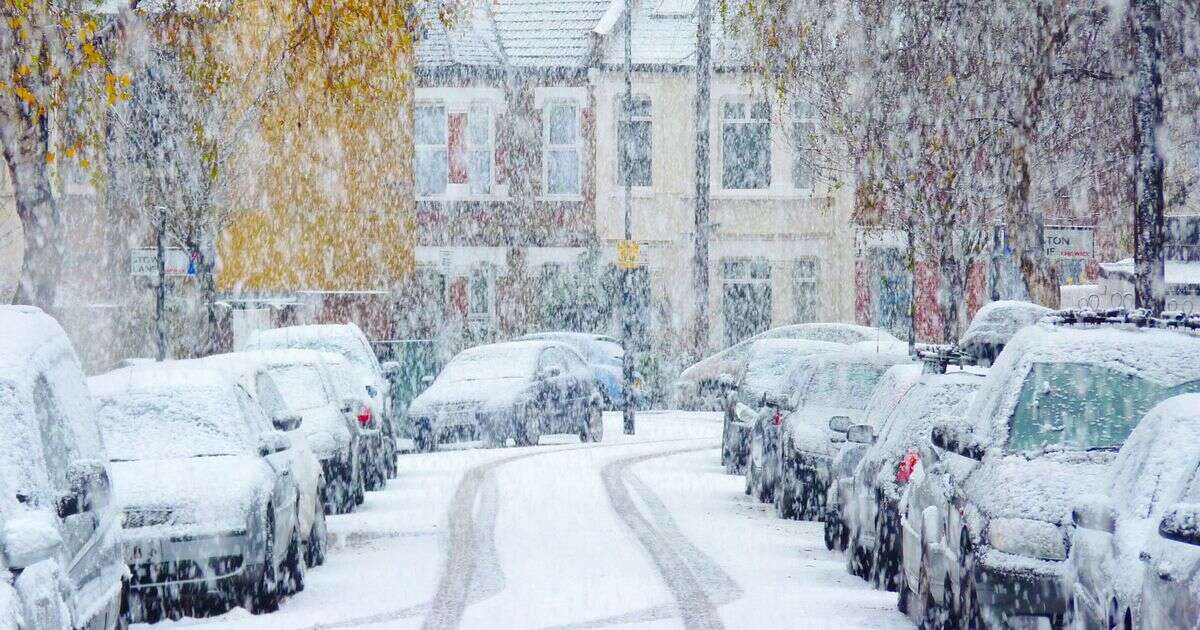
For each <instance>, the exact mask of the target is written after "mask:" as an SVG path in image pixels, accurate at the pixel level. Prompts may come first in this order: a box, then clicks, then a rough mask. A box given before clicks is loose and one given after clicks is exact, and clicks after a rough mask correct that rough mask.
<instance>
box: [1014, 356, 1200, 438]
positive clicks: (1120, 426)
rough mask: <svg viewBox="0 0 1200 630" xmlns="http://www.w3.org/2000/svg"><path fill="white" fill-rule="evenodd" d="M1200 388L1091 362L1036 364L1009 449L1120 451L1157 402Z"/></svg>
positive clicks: (1023, 387) (1023, 394) (1019, 403)
mask: <svg viewBox="0 0 1200 630" xmlns="http://www.w3.org/2000/svg"><path fill="white" fill-rule="evenodd" d="M1196 392H1200V380H1195V381H1190V382H1186V383H1182V384H1178V385H1174V386H1167V385H1162V384H1160V383H1156V382H1154V381H1151V380H1149V379H1146V378H1143V377H1142V376H1140V375H1138V374H1136V373H1133V372H1122V371H1118V370H1114V369H1111V368H1108V367H1104V366H1100V365H1093V364H1087V363H1035V364H1033V365H1032V366H1031V367H1030V370H1029V374H1028V375H1027V376H1026V377H1025V381H1024V382H1023V383H1022V385H1021V394H1020V397H1019V398H1018V400H1017V406H1016V408H1015V409H1014V410H1013V415H1012V418H1011V420H1010V427H1011V430H1010V432H1009V438H1008V449H1009V450H1011V451H1016V452H1020V451H1027V450H1036V449H1041V448H1044V447H1047V446H1062V447H1067V448H1079V449H1117V448H1120V447H1121V444H1123V443H1124V442H1125V438H1127V437H1129V434H1130V433H1131V432H1132V431H1133V429H1134V427H1136V426H1137V423H1138V422H1139V421H1140V420H1141V418H1142V416H1144V415H1146V412H1147V411H1149V410H1150V408H1151V407H1153V406H1154V405H1156V404H1158V403H1160V402H1162V401H1164V400H1166V399H1167V398H1170V397H1172V396H1177V395H1179V394H1187V393H1196Z"/></svg>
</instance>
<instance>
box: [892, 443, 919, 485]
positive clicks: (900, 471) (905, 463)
mask: <svg viewBox="0 0 1200 630" xmlns="http://www.w3.org/2000/svg"><path fill="white" fill-rule="evenodd" d="M919 461H921V455H920V453H918V452H917V449H915V448H910V449H908V452H907V453H905V454H904V457H903V458H901V460H900V467H899V468H897V469H896V483H908V478H909V477H911V476H912V474H913V470H914V469H915V468H916V467H917V462H919Z"/></svg>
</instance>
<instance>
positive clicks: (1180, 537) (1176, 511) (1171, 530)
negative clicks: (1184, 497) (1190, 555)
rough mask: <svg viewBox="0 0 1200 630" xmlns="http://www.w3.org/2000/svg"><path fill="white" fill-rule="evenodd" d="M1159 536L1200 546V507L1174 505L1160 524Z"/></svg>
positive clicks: (1181, 504) (1190, 504)
mask: <svg viewBox="0 0 1200 630" xmlns="http://www.w3.org/2000/svg"><path fill="white" fill-rule="evenodd" d="M1158 534H1159V535H1160V536H1162V537H1163V538H1167V539H1170V540H1177V541H1179V542H1181V543H1187V544H1189V545H1198V546H1200V505H1197V504H1195V503H1177V504H1175V505H1172V506H1171V507H1170V508H1168V509H1167V511H1166V513H1165V514H1163V517H1162V521H1160V522H1159V524H1158Z"/></svg>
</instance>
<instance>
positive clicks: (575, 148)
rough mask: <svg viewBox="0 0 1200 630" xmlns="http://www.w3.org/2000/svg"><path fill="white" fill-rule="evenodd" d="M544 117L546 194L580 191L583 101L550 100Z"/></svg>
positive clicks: (543, 140)
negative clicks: (580, 111)
mask: <svg viewBox="0 0 1200 630" xmlns="http://www.w3.org/2000/svg"><path fill="white" fill-rule="evenodd" d="M542 120H543V121H544V123H543V125H542V129H543V132H542V143H543V151H542V154H543V155H544V156H545V162H546V172H545V190H546V194H547V195H566V196H575V195H578V194H579V191H580V170H581V169H580V162H581V157H582V153H583V151H582V146H581V142H580V133H579V105H578V104H577V103H575V101H563V100H559V101H549V102H547V103H546V107H545V109H544V110H543V118H542Z"/></svg>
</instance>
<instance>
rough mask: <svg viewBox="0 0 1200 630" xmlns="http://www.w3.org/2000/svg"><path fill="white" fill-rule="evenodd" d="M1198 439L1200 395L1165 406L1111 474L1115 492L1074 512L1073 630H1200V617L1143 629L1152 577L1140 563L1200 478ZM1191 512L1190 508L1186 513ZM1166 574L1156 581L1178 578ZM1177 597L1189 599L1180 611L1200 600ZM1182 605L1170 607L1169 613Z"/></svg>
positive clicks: (1081, 503) (1149, 418)
mask: <svg viewBox="0 0 1200 630" xmlns="http://www.w3.org/2000/svg"><path fill="white" fill-rule="evenodd" d="M1197 436H1200V395H1195V394H1190V395H1185V396H1178V397H1176V398H1172V399H1170V400H1168V401H1165V402H1163V403H1160V404H1159V405H1158V406H1156V407H1154V408H1153V409H1151V410H1150V413H1148V414H1146V417H1145V418H1144V419H1143V420H1142V421H1141V422H1140V423H1139V424H1138V426H1137V428H1136V429H1134V430H1133V433H1130V434H1129V439H1127V440H1126V441H1125V444H1124V445H1123V446H1122V447H1121V451H1120V452H1119V453H1118V454H1117V459H1116V461H1115V462H1114V463H1113V466H1112V468H1111V469H1110V471H1109V475H1108V483H1107V484H1106V485H1107V487H1108V488H1109V491H1108V492H1107V493H1106V494H1104V495H1096V496H1092V497H1080V498H1079V499H1078V500H1077V501H1076V503H1075V507H1074V508H1073V509H1072V511H1071V516H1072V521H1073V523H1074V527H1073V528H1072V530H1071V545H1070V548H1069V551H1068V554H1067V564H1068V565H1069V566H1068V570H1067V576H1068V580H1067V587H1068V600H1069V609H1068V618H1069V619H1070V621H1071V622H1072V624H1071V625H1072V626H1074V627H1077V628H1140V627H1149V628H1157V627H1163V628H1165V627H1183V626H1184V625H1186V624H1187V623H1189V622H1190V623H1193V624H1195V623H1200V616H1192V617H1190V618H1187V617H1178V618H1176V619H1174V620H1169V619H1161V621H1162V624H1161V625H1155V624H1153V623H1150V624H1146V623H1143V622H1144V621H1145V619H1144V616H1143V615H1142V606H1141V600H1142V590H1143V578H1145V576H1146V573H1147V572H1146V571H1144V570H1143V567H1142V565H1141V564H1140V561H1139V559H1138V558H1139V556H1140V555H1141V554H1142V553H1143V552H1144V551H1145V550H1146V549H1147V548H1148V547H1150V546H1151V545H1152V542H1153V540H1154V539H1155V538H1157V537H1158V535H1159V534H1158V529H1159V525H1160V524H1162V523H1163V520H1164V517H1165V516H1166V514H1167V512H1168V511H1169V510H1172V509H1173V508H1175V507H1176V506H1177V504H1178V503H1179V502H1184V503H1186V502H1187V501H1188V500H1189V497H1186V496H1185V492H1186V490H1187V486H1188V484H1189V482H1192V481H1193V479H1194V478H1197V477H1198V475H1200V439H1197ZM1197 490H1200V487H1198V488H1197ZM1194 496H1195V495H1194ZM1191 500H1193V501H1195V500H1196V499H1195V498H1192V499H1191ZM1187 509H1188V508H1187V507H1186V506H1184V512H1185V513H1186V511H1187ZM1192 511H1193V512H1195V510H1194V509H1193V510H1192ZM1178 512H1179V510H1178V509H1176V514H1178ZM1168 523H1169V521H1168ZM1180 557H1184V556H1183V554H1180V555H1175V554H1171V555H1168V556H1163V557H1162V558H1161V559H1162V560H1165V561H1166V563H1167V564H1172V563H1173V561H1174V560H1176V559H1177V558H1180ZM1149 563H1150V562H1149V561H1148V564H1149ZM1171 568H1172V569H1173V568H1174V567H1173V566H1172V567H1171ZM1163 573H1164V574H1166V575H1167V576H1168V578H1163V577H1161V576H1159V575H1155V576H1152V577H1151V578H1150V581H1151V582H1159V581H1165V582H1170V581H1171V580H1170V579H1169V577H1170V576H1171V575H1173V573H1174V572H1173V571H1171V570H1168V571H1164V572H1163ZM1177 591H1181V592H1182V593H1176V596H1178V595H1179V594H1184V597H1183V598H1181V599H1180V598H1178V597H1175V598H1173V599H1175V600H1176V601H1177V602H1178V603H1179V604H1183V605H1187V604H1188V603H1191V602H1195V601H1196V600H1197V598H1200V591H1198V592H1194V593H1191V594H1190V595H1189V594H1186V591H1185V590H1184V589H1178V588H1177ZM1189 600H1191V602H1189ZM1176 601H1172V600H1167V604H1168V608H1169V607H1173V606H1174V605H1175V604H1176ZM1193 605H1194V604H1193Z"/></svg>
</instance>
